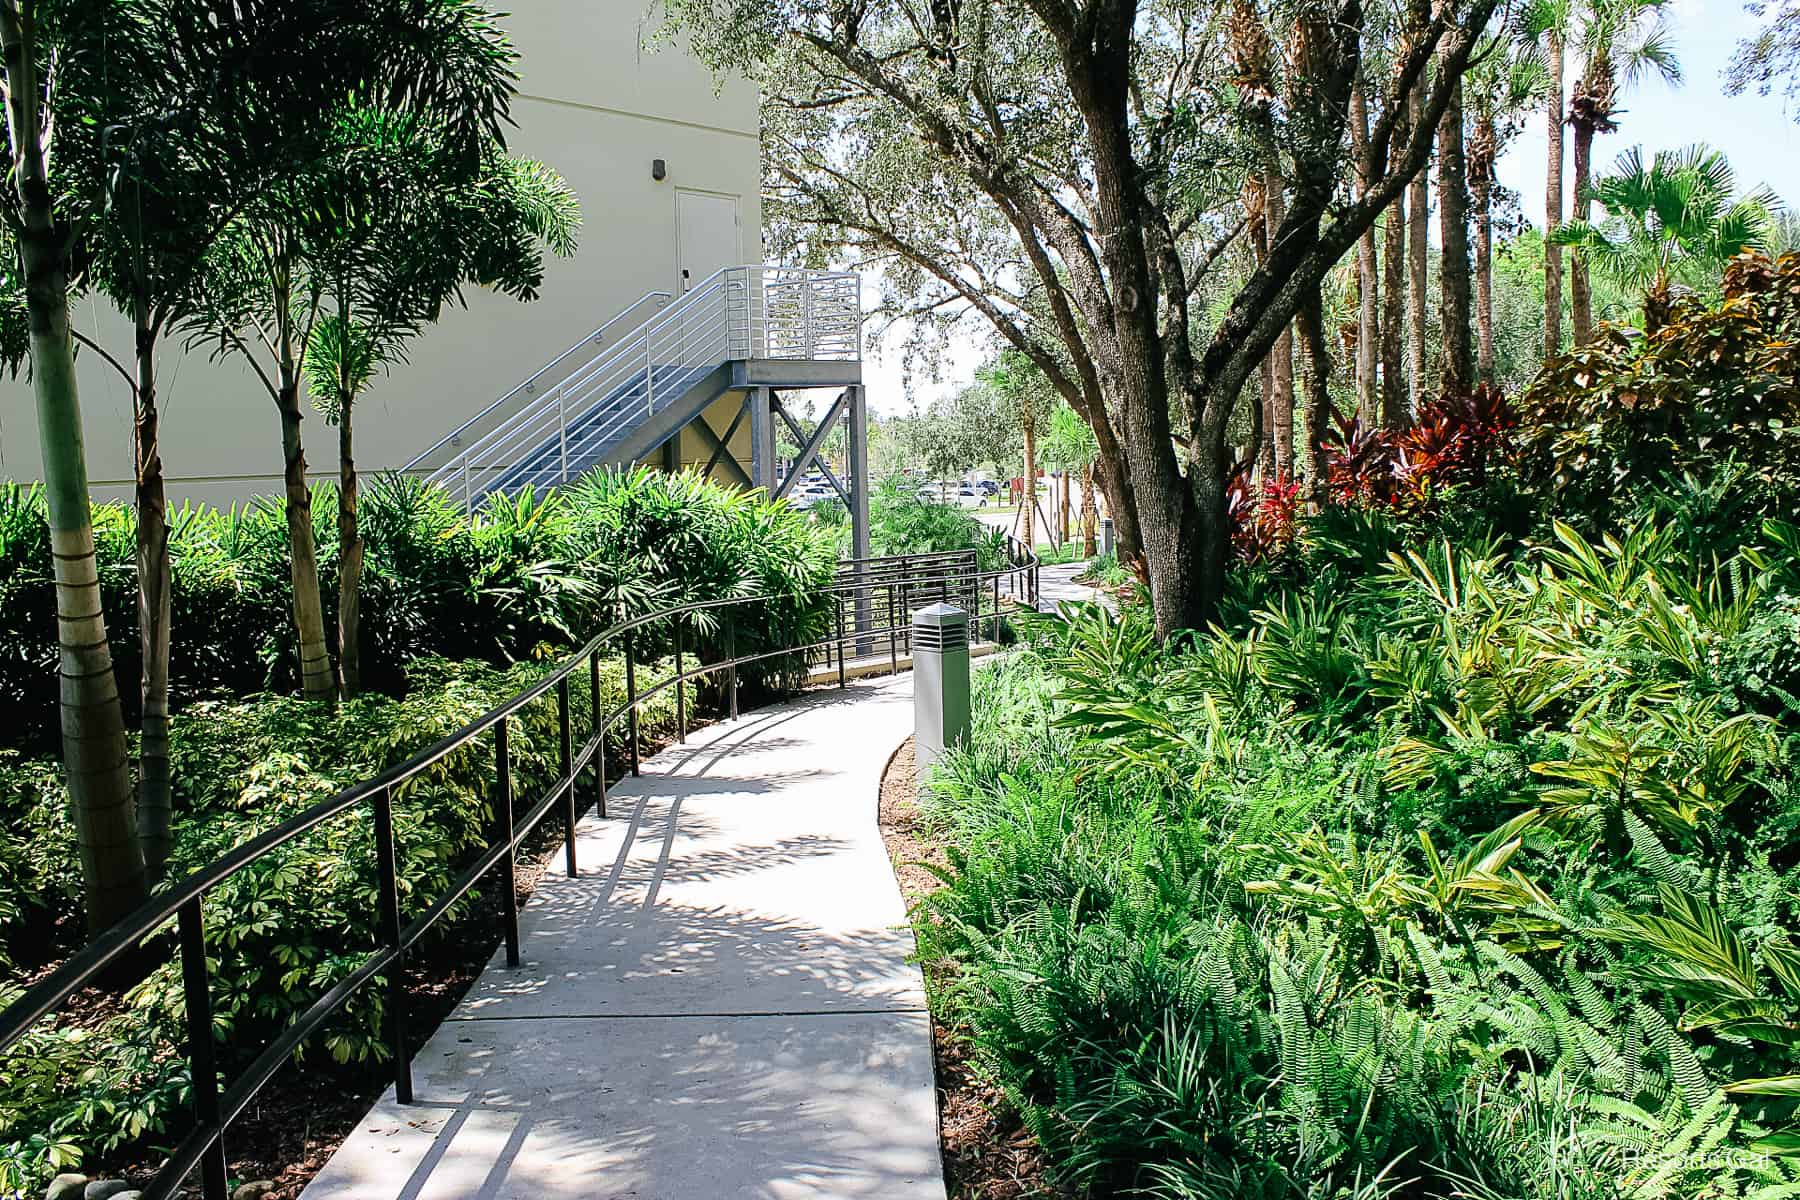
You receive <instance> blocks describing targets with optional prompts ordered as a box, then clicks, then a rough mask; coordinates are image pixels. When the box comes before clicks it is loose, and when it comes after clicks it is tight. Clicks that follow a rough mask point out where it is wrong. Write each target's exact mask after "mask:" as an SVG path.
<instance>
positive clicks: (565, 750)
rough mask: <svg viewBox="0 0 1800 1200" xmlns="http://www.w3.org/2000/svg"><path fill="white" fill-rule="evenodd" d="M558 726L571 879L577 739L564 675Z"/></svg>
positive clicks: (559, 683)
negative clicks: (570, 714) (573, 729)
mask: <svg viewBox="0 0 1800 1200" xmlns="http://www.w3.org/2000/svg"><path fill="white" fill-rule="evenodd" d="M556 724H557V735H558V738H559V742H558V746H557V749H558V751H559V753H560V754H561V759H560V761H561V763H562V787H563V820H564V822H566V823H567V825H568V828H567V830H565V831H564V832H565V837H564V840H563V858H564V860H565V862H564V866H566V867H567V869H568V872H569V878H570V879H574V878H575V876H576V875H577V873H578V872H577V871H576V870H575V738H574V734H573V732H572V731H571V730H570V728H569V677H568V676H567V675H564V676H563V677H562V678H561V679H559V680H557V681H556Z"/></svg>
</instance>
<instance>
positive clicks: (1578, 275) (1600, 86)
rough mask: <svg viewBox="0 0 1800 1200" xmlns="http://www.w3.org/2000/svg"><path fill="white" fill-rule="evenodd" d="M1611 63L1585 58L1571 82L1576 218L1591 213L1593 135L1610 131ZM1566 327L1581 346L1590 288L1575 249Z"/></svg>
mask: <svg viewBox="0 0 1800 1200" xmlns="http://www.w3.org/2000/svg"><path fill="white" fill-rule="evenodd" d="M1613 93H1614V83H1613V71H1612V63H1611V62H1610V61H1609V60H1608V59H1606V58H1605V57H1599V58H1595V59H1592V60H1590V61H1589V63H1588V67H1587V70H1586V71H1585V72H1584V73H1583V74H1582V77H1581V79H1580V81H1579V82H1577V83H1576V85H1575V96H1574V99H1573V100H1571V101H1570V104H1569V124H1570V125H1573V126H1574V127H1575V153H1574V165H1575V208H1574V213H1575V217H1576V219H1577V220H1581V221H1586V220H1588V219H1590V218H1591V217H1592V216H1593V212H1594V203H1593V200H1592V198H1591V197H1590V196H1589V195H1588V189H1589V188H1590V187H1591V186H1592V185H1593V176H1594V135H1595V134H1598V133H1605V132H1609V131H1611V130H1612V129H1613V128H1614V126H1613V122H1612V106H1613ZM1569 329H1570V333H1572V334H1573V335H1574V338H1575V344H1576V345H1578V346H1583V345H1586V344H1587V341H1588V338H1589V337H1590V336H1591V335H1592V334H1593V332H1594V289H1593V285H1592V283H1591V281H1590V280H1589V278H1588V267H1587V262H1586V261H1585V259H1584V257H1583V255H1582V253H1581V252H1580V251H1579V250H1577V251H1575V253H1574V254H1573V255H1572V256H1571V261H1570V263H1569Z"/></svg>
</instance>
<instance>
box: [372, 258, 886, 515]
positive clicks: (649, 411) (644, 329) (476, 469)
mask: <svg viewBox="0 0 1800 1200" xmlns="http://www.w3.org/2000/svg"><path fill="white" fill-rule="evenodd" d="M653 304H661V305H663V306H664V307H661V308H660V311H655V312H652V313H651V314H650V315H649V316H648V317H645V318H643V319H642V321H641V323H640V324H638V325H637V326H636V327H635V328H632V329H631V331H630V332H628V333H625V334H623V335H622V336H620V337H619V338H618V339H617V340H616V341H614V342H613V343H612V344H611V345H609V346H605V348H603V349H601V350H600V351H599V352H598V353H596V354H592V356H591V357H589V358H587V359H586V360H585V361H583V360H581V358H580V354H581V353H582V352H584V351H588V350H591V349H592V347H593V346H595V345H596V344H600V343H602V342H604V340H605V334H606V333H607V331H608V329H610V328H611V327H613V326H618V325H622V324H623V323H624V321H625V318H627V317H629V316H631V315H633V314H634V313H641V312H642V311H643V310H644V309H645V308H646V307H648V306H650V305H653ZM861 358H862V297H861V284H860V281H859V279H858V277H857V276H856V275H855V274H853V273H849V272H841V271H807V270H800V269H794V268H787V267H764V266H745V267H726V268H723V269H722V270H720V271H718V272H716V273H714V274H713V275H711V276H709V277H708V278H707V279H705V280H704V281H702V282H701V283H700V284H699V285H697V286H696V287H694V288H693V289H692V290H690V291H689V292H688V293H687V294H686V295H684V296H682V297H681V298H680V299H679V300H676V301H675V302H674V303H668V294H667V293H659V292H652V293H650V294H648V295H646V296H644V297H643V298H641V299H639V300H638V301H636V302H635V303H634V304H632V306H631V307H630V308H629V309H627V310H626V311H625V312H624V313H622V314H620V316H619V317H617V318H614V320H613V321H611V322H609V323H608V324H607V325H606V326H602V327H601V329H600V330H597V331H596V332H595V333H594V334H591V335H589V337H587V338H584V339H583V340H582V342H581V343H580V344H579V345H577V346H575V347H572V348H571V349H569V350H567V351H565V352H564V353H563V354H561V355H559V356H558V357H557V358H556V359H555V360H553V361H552V362H551V363H550V364H549V365H547V366H546V367H544V368H543V369H542V370H540V371H539V372H538V373H537V374H535V375H533V376H532V377H531V378H530V379H528V380H526V381H525V382H524V383H521V384H519V385H518V386H517V387H515V388H513V389H512V390H511V391H509V392H507V393H506V395H504V396H502V397H500V399H498V400H496V401H494V403H492V404H490V405H488V406H487V407H486V408H484V409H482V410H481V412H480V413H478V414H476V416H475V417H473V418H471V419H470V420H469V421H467V422H465V423H464V424H463V425H462V426H461V427H460V428H458V429H456V430H454V431H453V432H451V433H450V434H448V435H446V436H445V437H444V438H442V439H440V440H439V442H438V443H437V444H436V445H435V446H433V447H432V448H431V449H429V450H427V451H425V453H423V454H421V455H419V456H418V457H417V458H415V459H413V461H412V462H410V463H408V464H407V465H406V466H405V467H403V468H402V470H403V471H408V472H412V473H424V474H426V476H427V478H428V480H429V481H430V482H432V483H435V484H438V485H440V486H442V487H444V488H445V489H446V490H448V491H450V492H451V493H452V494H454V495H456V496H458V497H460V498H461V500H462V502H463V504H464V506H465V507H469V508H473V507H475V506H476V505H477V504H479V503H480V502H481V499H482V497H484V496H486V495H488V494H490V493H494V492H502V493H512V492H516V491H519V490H521V489H522V488H524V487H526V486H535V487H537V488H540V489H541V488H544V487H553V486H556V485H558V484H563V483H567V482H568V481H569V480H571V479H575V478H578V477H579V476H580V475H582V474H583V473H584V472H586V471H588V470H590V469H592V468H594V467H597V466H613V465H620V464H625V463H631V462H635V461H638V460H639V459H642V458H644V457H645V456H647V455H648V454H650V453H651V452H652V451H654V450H655V449H656V448H657V447H659V446H661V445H662V444H663V443H664V442H666V441H668V440H669V439H670V438H671V437H673V436H675V435H676V434H677V433H679V432H680V431H681V429H682V428H683V427H685V426H686V425H688V424H689V423H690V422H692V421H694V420H695V419H696V418H698V417H699V416H700V414H701V413H703V412H705V411H706V409H707V408H708V407H709V406H710V405H712V404H713V403H714V402H715V401H717V400H718V399H719V398H720V397H721V396H723V395H725V394H726V393H728V392H732V391H744V390H746V389H749V388H753V387H817V386H832V385H836V384H840V383H842V384H848V383H852V382H858V381H860V378H861V374H860V362H861ZM834 364H835V366H834Z"/></svg>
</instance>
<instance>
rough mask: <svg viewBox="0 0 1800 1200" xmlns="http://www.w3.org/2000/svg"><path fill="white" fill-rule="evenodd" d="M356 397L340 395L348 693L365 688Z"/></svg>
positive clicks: (341, 571) (342, 664)
mask: <svg viewBox="0 0 1800 1200" xmlns="http://www.w3.org/2000/svg"><path fill="white" fill-rule="evenodd" d="M354 404H355V398H354V397H353V396H351V395H350V389H349V388H348V387H344V388H343V390H342V391H341V392H340V393H339V395H338V674H339V676H340V677H341V679H342V680H343V686H344V695H345V696H354V695H356V694H357V693H358V692H359V691H361V690H362V649H361V646H360V642H359V639H360V638H361V637H362V573H363V542H362V531H361V529H360V527H359V526H358V525H357V521H356V505H357V494H358V485H357V478H356V457H355V453H354V446H353V443H352V434H351V425H350V414H351V412H352V410H353V408H352V406H353V405H354Z"/></svg>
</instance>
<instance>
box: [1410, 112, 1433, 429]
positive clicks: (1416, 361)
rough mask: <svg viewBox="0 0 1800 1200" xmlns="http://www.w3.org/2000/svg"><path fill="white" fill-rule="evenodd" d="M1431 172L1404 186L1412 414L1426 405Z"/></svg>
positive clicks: (1416, 115) (1417, 115)
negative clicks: (1427, 268)
mask: <svg viewBox="0 0 1800 1200" xmlns="http://www.w3.org/2000/svg"><path fill="white" fill-rule="evenodd" d="M1407 108H1408V110H1409V112H1410V115H1411V118H1412V124H1413V125H1414V126H1415V127H1417V125H1418V124H1419V123H1420V122H1421V121H1423V120H1424V119H1425V92H1424V85H1423V84H1421V85H1420V86H1419V87H1417V88H1414V89H1413V93H1412V95H1411V96H1409V97H1408V98H1407ZM1430 175H1431V169H1430V168H1429V167H1422V168H1420V170H1419V173H1418V174H1417V175H1415V176H1414V177H1413V180H1412V182H1411V183H1410V184H1409V185H1408V186H1407V193H1406V209H1407V211H1406V376H1407V380H1408V383H1409V386H1410V392H1409V395H1410V399H1411V411H1412V412H1415V413H1416V412H1418V411H1419V408H1420V407H1421V406H1422V405H1423V404H1424V403H1425V399H1426V394H1427V389H1426V384H1425V325H1426V312H1427V310H1428V307H1429V304H1428V301H1427V300H1426V299H1425V289H1426V287H1427V286H1428V280H1427V278H1426V266H1425V264H1426V257H1427V254H1428V252H1429V251H1430V248H1431V242H1430V238H1431V179H1430Z"/></svg>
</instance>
